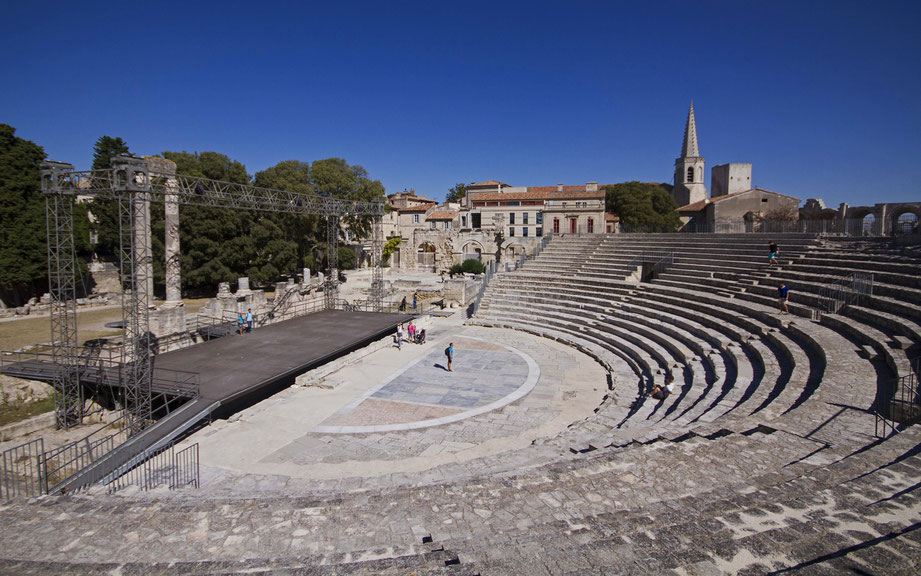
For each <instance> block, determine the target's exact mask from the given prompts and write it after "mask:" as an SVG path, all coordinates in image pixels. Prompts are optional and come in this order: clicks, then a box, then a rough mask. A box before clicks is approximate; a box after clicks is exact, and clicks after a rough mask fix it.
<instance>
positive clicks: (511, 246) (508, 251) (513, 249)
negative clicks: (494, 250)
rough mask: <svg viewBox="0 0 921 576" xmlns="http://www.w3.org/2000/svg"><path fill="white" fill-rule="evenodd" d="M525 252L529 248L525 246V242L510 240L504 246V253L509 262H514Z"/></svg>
mask: <svg viewBox="0 0 921 576" xmlns="http://www.w3.org/2000/svg"><path fill="white" fill-rule="evenodd" d="M525 252H527V248H525V246H524V244H520V243H518V242H509V243H507V244H506V245H505V246H503V252H502V255H503V257H505V258H506V259H507V260H506V261H507V262H512V261H514V260H517V259H518V258H519V257H520V256H521V255H522V254H524V253H525Z"/></svg>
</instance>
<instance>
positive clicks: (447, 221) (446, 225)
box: [441, 220, 451, 230]
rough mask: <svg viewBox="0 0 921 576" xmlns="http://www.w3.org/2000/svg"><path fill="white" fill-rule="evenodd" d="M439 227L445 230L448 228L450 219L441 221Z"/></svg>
mask: <svg viewBox="0 0 921 576" xmlns="http://www.w3.org/2000/svg"><path fill="white" fill-rule="evenodd" d="M441 227H442V228H444V229H445V230H447V229H448V228H450V227H451V221H450V220H445V221H444V222H442V223H441Z"/></svg>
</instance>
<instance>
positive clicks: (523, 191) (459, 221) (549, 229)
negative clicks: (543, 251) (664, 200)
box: [384, 180, 607, 272]
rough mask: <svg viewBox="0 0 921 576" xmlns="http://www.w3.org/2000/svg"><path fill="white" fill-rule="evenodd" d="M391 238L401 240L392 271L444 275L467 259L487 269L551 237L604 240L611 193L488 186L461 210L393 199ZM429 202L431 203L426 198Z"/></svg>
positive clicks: (473, 192) (472, 190) (471, 189)
mask: <svg viewBox="0 0 921 576" xmlns="http://www.w3.org/2000/svg"><path fill="white" fill-rule="evenodd" d="M394 196H397V198H393V197H388V199H389V200H391V202H393V200H396V201H397V202H398V203H399V204H398V205H399V206H402V207H397V206H395V205H394V204H393V203H391V212H390V214H388V216H387V218H386V219H385V228H384V234H385V236H387V237H393V236H399V237H400V238H401V239H402V241H401V242H400V246H399V249H398V250H397V251H396V252H395V253H394V255H393V256H392V257H391V266H392V267H394V268H395V269H399V270H419V271H431V272H441V271H446V270H448V269H450V268H451V266H453V265H454V264H459V263H461V262H463V261H464V260H466V259H470V258H472V259H476V260H480V261H481V262H484V263H487V262H490V261H496V260H501V259H502V258H505V257H508V258H512V257H515V256H518V255H519V254H521V253H522V252H528V253H531V252H533V251H534V249H535V247H536V246H537V244H538V243H539V242H540V241H541V239H542V237H543V236H545V235H548V234H570V233H579V234H603V233H605V231H606V229H607V228H606V220H605V213H604V201H605V193H604V190H602V189H601V188H600V187H599V186H598V184H597V183H596V182H589V183H588V184H586V185H584V186H563V185H562V184H560V185H557V186H538V187H524V186H517V187H516V186H509V185H508V184H505V183H502V182H498V181H496V180H489V181H486V182H480V183H478V184H472V185H470V186H468V187H467V195H466V196H465V197H464V198H463V199H462V201H461V203H460V204H444V205H441V206H439V205H437V204H435V203H434V202H431V201H428V202H423V201H419V200H418V199H420V198H422V197H418V196H414V197H413V198H412V199H407V197H406V196H401V195H394ZM422 199H423V200H427V199H424V198H422Z"/></svg>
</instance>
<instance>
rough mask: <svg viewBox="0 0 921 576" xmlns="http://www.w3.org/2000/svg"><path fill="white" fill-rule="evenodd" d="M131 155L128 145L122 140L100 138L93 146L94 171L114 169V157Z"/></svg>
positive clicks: (108, 137)
mask: <svg viewBox="0 0 921 576" xmlns="http://www.w3.org/2000/svg"><path fill="white" fill-rule="evenodd" d="M121 154H131V151H130V150H128V143H127V142H125V141H124V140H122V139H121V138H112V137H111V136H100V137H99V138H98V139H97V140H96V144H95V145H93V170H108V169H109V168H111V167H112V157H113V156H119V155H121Z"/></svg>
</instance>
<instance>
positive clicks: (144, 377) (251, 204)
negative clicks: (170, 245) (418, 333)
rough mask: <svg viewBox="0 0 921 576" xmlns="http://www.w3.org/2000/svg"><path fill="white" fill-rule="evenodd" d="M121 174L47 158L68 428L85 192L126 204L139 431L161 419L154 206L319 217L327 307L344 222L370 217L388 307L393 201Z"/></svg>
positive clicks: (128, 333)
mask: <svg viewBox="0 0 921 576" xmlns="http://www.w3.org/2000/svg"><path fill="white" fill-rule="evenodd" d="M112 166H113V167H112V168H111V169H107V170H90V171H85V172H75V171H74V170H73V166H72V165H71V164H65V163H61V162H46V163H45V164H44V165H43V167H42V193H43V194H44V195H45V213H46V217H47V233H48V278H49V281H48V282H49V291H50V293H51V296H52V307H51V333H52V354H53V358H54V363H55V367H56V370H55V390H56V396H55V409H56V413H57V423H58V426H59V427H61V428H68V427H70V426H73V425H76V424H79V423H80V422H81V421H82V418H83V396H82V388H81V386H80V365H79V357H78V350H77V313H76V301H77V293H76V281H77V280H76V279H77V268H76V255H75V252H74V235H73V234H74V225H73V224H74V222H73V203H74V200H75V198H76V195H77V194H78V193H79V194H80V195H81V196H85V197H89V198H92V199H93V200H94V201H106V200H107V201H115V202H118V214H119V244H120V246H119V263H120V267H121V281H122V316H123V319H124V338H123V344H122V354H121V370H120V374H121V385H122V387H123V389H124V406H125V410H126V413H127V415H128V417H129V418H128V422H129V426H130V429H131V431H132V433H135V432H137V431H139V430H141V429H143V428H144V427H145V426H146V425H147V424H148V423H150V422H151V420H152V415H151V411H152V401H151V382H152V379H153V371H154V359H155V351H154V350H153V348H152V342H153V335H152V334H151V332H150V307H151V305H152V303H153V294H152V290H153V288H152V287H153V282H152V277H151V275H152V272H151V269H152V266H151V258H152V255H151V242H150V204H151V202H156V203H163V202H165V201H166V200H167V199H168V200H169V201H170V202H176V203H177V204H184V205H191V206H208V207H213V208H230V209H234V210H256V211H263V212H280V213H286V214H304V215H307V214H313V215H317V216H320V217H322V218H325V219H326V222H327V257H328V259H329V277H328V278H327V279H326V282H325V286H324V288H325V290H324V292H325V294H324V296H325V304H326V307H327V308H329V309H333V308H335V307H336V306H337V304H338V288H339V275H338V245H339V225H340V218H341V217H343V216H351V217H358V218H362V219H370V221H371V224H372V239H373V248H372V264H373V266H374V271H373V275H372V281H371V297H370V301H371V302H372V310H374V311H377V312H379V311H381V309H382V302H383V282H382V281H381V278H382V271H381V269H380V268H381V265H382V262H381V258H380V255H381V252H382V249H383V247H382V245H381V242H382V240H383V238H382V233H381V218H382V217H383V214H384V204H383V202H379V201H378V202H361V201H353V200H343V199H340V198H333V197H328V196H315V195H310V194H300V193H297V192H288V191H284V190H273V189H269V188H259V187H256V186H250V185H248V184H235V183H231V182H221V181H218V180H210V179H207V178H197V177H194V176H184V175H181V174H173V173H165V172H159V171H157V170H152V169H151V168H150V166H148V165H147V163H146V162H145V161H144V160H142V159H140V158H135V157H133V156H118V157H115V158H113V159H112Z"/></svg>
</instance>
